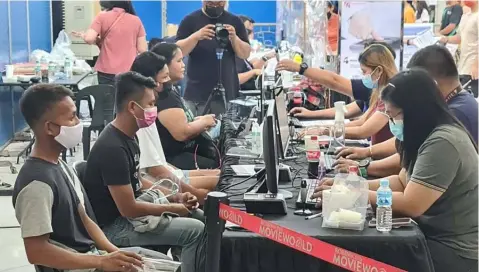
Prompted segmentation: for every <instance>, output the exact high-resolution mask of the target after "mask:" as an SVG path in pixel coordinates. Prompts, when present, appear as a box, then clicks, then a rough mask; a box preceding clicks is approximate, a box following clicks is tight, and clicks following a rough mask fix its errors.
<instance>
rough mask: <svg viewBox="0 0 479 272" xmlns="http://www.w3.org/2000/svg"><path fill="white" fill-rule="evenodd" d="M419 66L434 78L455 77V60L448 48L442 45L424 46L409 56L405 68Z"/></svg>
mask: <svg viewBox="0 0 479 272" xmlns="http://www.w3.org/2000/svg"><path fill="white" fill-rule="evenodd" d="M413 67H419V68H423V69H424V70H426V71H428V72H429V74H430V75H431V76H432V77H433V78H435V79H439V78H451V79H452V78H457V77H458V76H459V72H458V71H457V67H456V62H455V61H454V57H453V56H452V55H451V52H449V50H448V49H447V48H446V47H444V46H442V45H430V46H426V47H424V48H422V49H420V50H419V51H417V52H416V53H414V55H413V56H412V57H411V59H410V60H409V63H408V64H407V68H413Z"/></svg>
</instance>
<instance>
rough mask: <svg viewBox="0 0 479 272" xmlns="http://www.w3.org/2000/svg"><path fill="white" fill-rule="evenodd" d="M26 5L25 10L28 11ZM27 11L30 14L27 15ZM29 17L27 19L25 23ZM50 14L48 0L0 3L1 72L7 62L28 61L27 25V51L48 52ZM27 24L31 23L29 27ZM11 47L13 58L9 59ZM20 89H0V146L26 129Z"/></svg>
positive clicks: (19, 0)
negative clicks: (10, 38) (20, 105)
mask: <svg viewBox="0 0 479 272" xmlns="http://www.w3.org/2000/svg"><path fill="white" fill-rule="evenodd" d="M9 3H10V18H11V20H10V21H11V37H12V40H11V41H10V40H9V29H8V25H9V24H8V21H9V14H8V4H9ZM27 5H28V9H27ZM27 10H29V12H27ZM27 18H28V20H27ZM50 20H51V12H50V2H49V0H30V1H26V0H12V1H10V2H8V1H0V26H2V27H0V71H3V70H4V68H5V65H6V64H8V63H17V62H26V61H28V56H29V52H28V47H29V46H28V26H29V27H30V49H31V51H33V50H35V49H42V50H45V51H47V52H50V50H51V41H50V39H51V31H50V25H51V21H50ZM28 21H29V22H30V24H29V25H28ZM10 44H11V47H12V55H11V57H10ZM23 91H24V90H23V89H22V88H19V87H16V88H7V87H0V146H2V145H4V144H5V143H6V142H7V141H8V140H10V139H12V137H13V135H14V133H15V132H18V131H21V130H23V129H24V128H25V127H26V124H25V120H24V119H23V117H22V114H21V112H20V109H19V106H18V101H19V99H20V97H21V96H22V93H23Z"/></svg>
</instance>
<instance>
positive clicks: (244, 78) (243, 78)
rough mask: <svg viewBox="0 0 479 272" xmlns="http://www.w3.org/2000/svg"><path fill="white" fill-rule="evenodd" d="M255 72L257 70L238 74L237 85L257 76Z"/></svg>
mask: <svg viewBox="0 0 479 272" xmlns="http://www.w3.org/2000/svg"><path fill="white" fill-rule="evenodd" d="M257 71H258V70H256V69H253V70H249V71H247V72H244V73H239V74H238V79H239V83H240V84H243V83H245V82H246V81H248V80H250V79H251V78H252V77H254V76H256V75H257Z"/></svg>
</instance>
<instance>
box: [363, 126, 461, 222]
mask: <svg viewBox="0 0 479 272" xmlns="http://www.w3.org/2000/svg"><path fill="white" fill-rule="evenodd" d="M450 137H454V136H452V135H450ZM441 154H442V155H441ZM444 154H448V156H443V155H444ZM459 158H460V155H459V152H458V151H457V149H456V148H455V147H454V146H453V144H452V143H451V142H449V140H446V139H445V138H442V136H435V135H432V136H429V138H428V139H426V141H425V142H424V144H423V145H422V146H421V148H420V150H419V151H418V156H417V159H416V163H415V165H414V169H413V172H412V175H411V177H410V179H409V182H408V183H407V185H406V186H405V189H404V191H403V192H395V193H393V206H392V208H393V212H397V213H400V214H404V215H406V216H410V217H412V218H416V217H418V216H421V215H423V214H424V213H425V212H426V211H427V210H428V209H429V208H430V207H431V206H432V205H433V204H434V202H436V201H437V200H438V199H439V197H441V195H442V194H443V193H444V192H446V190H447V189H448V188H449V186H450V184H451V183H452V182H453V181H454V179H455V177H456V175H457V172H458V171H459V165H460V164H461V163H462V162H461V161H460V159H459ZM369 198H370V201H371V203H373V204H374V203H375V201H376V199H375V198H376V193H374V192H370V195H369Z"/></svg>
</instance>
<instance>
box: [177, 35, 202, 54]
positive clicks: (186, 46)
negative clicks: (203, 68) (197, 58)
mask: <svg viewBox="0 0 479 272" xmlns="http://www.w3.org/2000/svg"><path fill="white" fill-rule="evenodd" d="M198 42H199V39H198V37H196V35H194V33H193V34H192V35H190V36H188V37H187V38H185V39H182V40H178V41H177V42H176V44H177V45H178V46H179V47H180V48H181V51H182V52H183V54H184V55H185V56H187V55H189V54H190V53H191V51H193V49H195V47H196V45H197V44H198Z"/></svg>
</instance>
